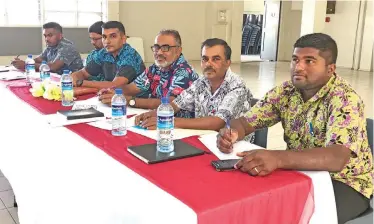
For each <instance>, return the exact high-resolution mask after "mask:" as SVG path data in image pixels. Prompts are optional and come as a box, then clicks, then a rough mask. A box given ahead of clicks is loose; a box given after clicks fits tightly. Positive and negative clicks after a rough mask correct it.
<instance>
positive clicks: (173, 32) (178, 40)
mask: <svg viewBox="0 0 374 224" xmlns="http://www.w3.org/2000/svg"><path fill="white" fill-rule="evenodd" d="M159 35H169V36H173V37H174V39H175V42H176V43H177V45H178V46H180V47H181V46H182V40H181V36H180V35H179V32H178V31H176V30H172V29H164V30H161V31H160V32H158V34H157V36H159Z"/></svg>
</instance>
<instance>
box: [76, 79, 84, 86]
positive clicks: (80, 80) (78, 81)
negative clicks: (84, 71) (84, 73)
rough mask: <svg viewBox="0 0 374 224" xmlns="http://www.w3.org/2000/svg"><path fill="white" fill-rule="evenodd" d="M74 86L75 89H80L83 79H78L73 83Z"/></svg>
mask: <svg viewBox="0 0 374 224" xmlns="http://www.w3.org/2000/svg"><path fill="white" fill-rule="evenodd" d="M75 85H76V86H77V87H81V86H82V85H83V79H78V80H77V81H76V82H75Z"/></svg>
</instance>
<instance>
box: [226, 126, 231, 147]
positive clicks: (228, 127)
mask: <svg viewBox="0 0 374 224" xmlns="http://www.w3.org/2000/svg"><path fill="white" fill-rule="evenodd" d="M226 128H227V129H228V130H229V131H230V138H231V136H232V131H231V128H230V121H229V120H227V121H226ZM231 147H232V140H231Z"/></svg>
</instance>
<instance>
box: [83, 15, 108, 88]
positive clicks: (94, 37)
mask: <svg viewBox="0 0 374 224" xmlns="http://www.w3.org/2000/svg"><path fill="white" fill-rule="evenodd" d="M103 24H104V23H103V21H97V22H96V23H94V24H92V25H91V26H90V27H88V35H89V36H90V40H91V44H92V45H93V46H94V48H95V49H94V50H92V51H91V52H90V54H89V55H88V56H87V58H86V64H88V63H90V62H91V60H92V57H93V55H94V54H96V53H97V52H99V51H100V50H101V49H103V48H104V45H103V40H102V38H103V30H102V28H101V27H102V25H103ZM88 80H93V81H104V80H105V77H104V75H103V74H99V75H97V76H90V77H89V79H88Z"/></svg>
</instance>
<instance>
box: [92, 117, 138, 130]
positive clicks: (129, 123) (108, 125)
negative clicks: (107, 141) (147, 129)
mask: <svg viewBox="0 0 374 224" xmlns="http://www.w3.org/2000/svg"><path fill="white" fill-rule="evenodd" d="M88 125H91V126H94V127H97V128H100V129H104V130H108V131H111V130H112V119H106V120H101V121H94V122H90V123H88ZM133 126H135V117H131V118H127V120H126V127H127V129H128V128H130V127H133Z"/></svg>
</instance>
